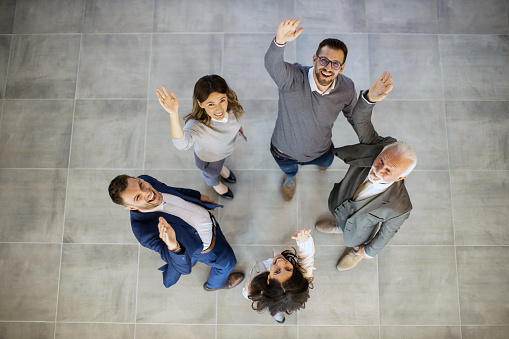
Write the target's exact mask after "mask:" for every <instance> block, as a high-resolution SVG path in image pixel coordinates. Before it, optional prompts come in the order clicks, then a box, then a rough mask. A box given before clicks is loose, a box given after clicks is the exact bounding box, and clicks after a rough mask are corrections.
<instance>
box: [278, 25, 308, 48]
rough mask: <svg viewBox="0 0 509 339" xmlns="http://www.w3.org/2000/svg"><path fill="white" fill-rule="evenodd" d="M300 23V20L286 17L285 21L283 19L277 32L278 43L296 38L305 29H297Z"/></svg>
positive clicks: (281, 43) (284, 42)
mask: <svg viewBox="0 0 509 339" xmlns="http://www.w3.org/2000/svg"><path fill="white" fill-rule="evenodd" d="M299 24H300V20H294V19H286V20H285V21H281V23H280V24H279V27H278V28H277V32H276V43H277V44H279V45H284V44H286V43H287V42H288V41H292V40H295V39H296V38H297V37H298V36H299V35H300V33H302V31H303V30H304V28H302V27H301V28H299V29H297V26H299Z"/></svg>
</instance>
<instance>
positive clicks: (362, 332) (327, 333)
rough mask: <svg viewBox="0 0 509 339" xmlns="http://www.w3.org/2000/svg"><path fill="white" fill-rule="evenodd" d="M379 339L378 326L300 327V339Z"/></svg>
mask: <svg viewBox="0 0 509 339" xmlns="http://www.w3.org/2000/svg"><path fill="white" fill-rule="evenodd" d="M336 337H337V338H363V339H379V338H380V337H379V334H378V326H299V338H315V339H330V338H336Z"/></svg>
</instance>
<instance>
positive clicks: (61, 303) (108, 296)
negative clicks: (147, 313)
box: [57, 244, 138, 322]
mask: <svg viewBox="0 0 509 339" xmlns="http://www.w3.org/2000/svg"><path fill="white" fill-rule="evenodd" d="M61 265H62V268H61V272H60V289H59V294H58V315H57V320H58V321H65V322H72V321H76V322H134V314H135V309H136V284H137V279H136V275H137V270H138V246H137V245H75V244H70V245H66V244H64V248H63V253H62V264H61Z"/></svg>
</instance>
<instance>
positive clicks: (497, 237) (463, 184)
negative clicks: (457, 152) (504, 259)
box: [451, 171, 509, 246]
mask: <svg viewBox="0 0 509 339" xmlns="http://www.w3.org/2000/svg"><path fill="white" fill-rule="evenodd" d="M508 185H509V171H473V172H452V173H451V186H452V202H453V216H454V229H455V237H456V245H488V246H489V245H509V230H508V229H507V220H508V218H509V209H508V208H507V206H509V196H508V194H507V186H508Z"/></svg>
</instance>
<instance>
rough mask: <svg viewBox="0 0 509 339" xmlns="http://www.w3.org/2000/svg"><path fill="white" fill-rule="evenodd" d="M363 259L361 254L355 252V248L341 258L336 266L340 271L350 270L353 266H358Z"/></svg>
mask: <svg viewBox="0 0 509 339" xmlns="http://www.w3.org/2000/svg"><path fill="white" fill-rule="evenodd" d="M361 260H362V257H361V256H360V255H357V254H355V251H354V250H353V248H352V249H351V250H350V251H349V252H348V253H347V255H345V256H344V257H343V258H341V260H339V262H338V265H337V266H336V268H337V269H338V271H348V270H349V269H351V268H354V267H355V266H357V264H358V263H359V262H360V261H361Z"/></svg>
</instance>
